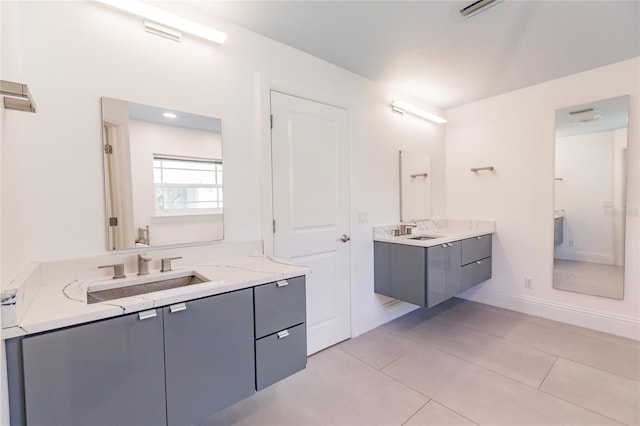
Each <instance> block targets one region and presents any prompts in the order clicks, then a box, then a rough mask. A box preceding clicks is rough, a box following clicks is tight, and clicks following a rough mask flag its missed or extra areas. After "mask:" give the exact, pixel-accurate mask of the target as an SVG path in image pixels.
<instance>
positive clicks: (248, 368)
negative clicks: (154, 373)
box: [162, 288, 255, 426]
mask: <svg viewBox="0 0 640 426" xmlns="http://www.w3.org/2000/svg"><path fill="white" fill-rule="evenodd" d="M162 310H163V315H164V343H165V349H164V350H165V364H166V368H165V369H166V391H167V413H166V415H167V423H168V425H169V426H173V425H176V426H177V425H187V424H194V423H197V422H198V421H199V420H201V419H202V418H204V417H206V416H208V415H210V414H212V413H214V412H215V411H218V410H219V409H221V408H224V407H227V406H229V405H231V404H233V403H234V402H237V401H240V400H241V399H244V398H246V397H248V396H250V395H252V394H253V393H254V392H255V389H254V383H255V375H254V348H253V345H254V335H253V294H252V289H250V288H249V289H245V290H240V291H235V292H232V293H225V294H221V295H217V296H212V297H207V298H204V299H199V300H194V301H190V302H185V303H178V304H175V305H171V306H166V307H164V308H162Z"/></svg>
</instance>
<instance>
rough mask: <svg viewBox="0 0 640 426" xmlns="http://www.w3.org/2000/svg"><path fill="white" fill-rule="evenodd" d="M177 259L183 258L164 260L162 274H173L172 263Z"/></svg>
mask: <svg viewBox="0 0 640 426" xmlns="http://www.w3.org/2000/svg"><path fill="white" fill-rule="evenodd" d="M176 259H182V257H180V256H179V257H165V258H163V259H162V268H161V269H160V272H171V271H172V269H171V261H172V260H176Z"/></svg>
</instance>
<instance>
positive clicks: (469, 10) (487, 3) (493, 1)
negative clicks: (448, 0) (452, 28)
mask: <svg viewBox="0 0 640 426" xmlns="http://www.w3.org/2000/svg"><path fill="white" fill-rule="evenodd" d="M502 1H503V0H478V1H476V2H473V3H471V4H470V5H468V6H466V7H463V8H462V9H460V16H462V17H463V18H471V17H472V16H475V15H477V14H478V13H480V12H484V11H485V10H487V9H490V8H492V7H493V6H495V5H497V4H499V3H502Z"/></svg>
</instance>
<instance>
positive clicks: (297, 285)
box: [254, 277, 307, 338]
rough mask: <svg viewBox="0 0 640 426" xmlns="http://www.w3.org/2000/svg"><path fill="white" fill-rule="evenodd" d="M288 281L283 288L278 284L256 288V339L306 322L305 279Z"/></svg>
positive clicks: (299, 278) (298, 278)
mask: <svg viewBox="0 0 640 426" xmlns="http://www.w3.org/2000/svg"><path fill="white" fill-rule="evenodd" d="M286 281H287V283H288V284H287V285H285V286H281V287H278V285H277V283H269V284H263V285H259V286H257V287H254V297H255V322H256V338H260V337H263V336H266V335H268V334H271V333H275V332H276V331H280V330H284V329H285V328H287V327H291V326H294V325H297V324H302V323H303V322H305V321H306V318H305V317H306V303H307V300H306V296H305V283H304V277H296V278H290V279H288V280H286Z"/></svg>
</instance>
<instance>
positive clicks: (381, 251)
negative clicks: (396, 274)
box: [373, 241, 393, 297]
mask: <svg viewBox="0 0 640 426" xmlns="http://www.w3.org/2000/svg"><path fill="white" fill-rule="evenodd" d="M392 245H393V244H391V243H384V242H381V241H374V242H373V290H374V291H375V292H376V293H378V294H382V295H385V296H389V297H393V296H392V295H391V246H392Z"/></svg>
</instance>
